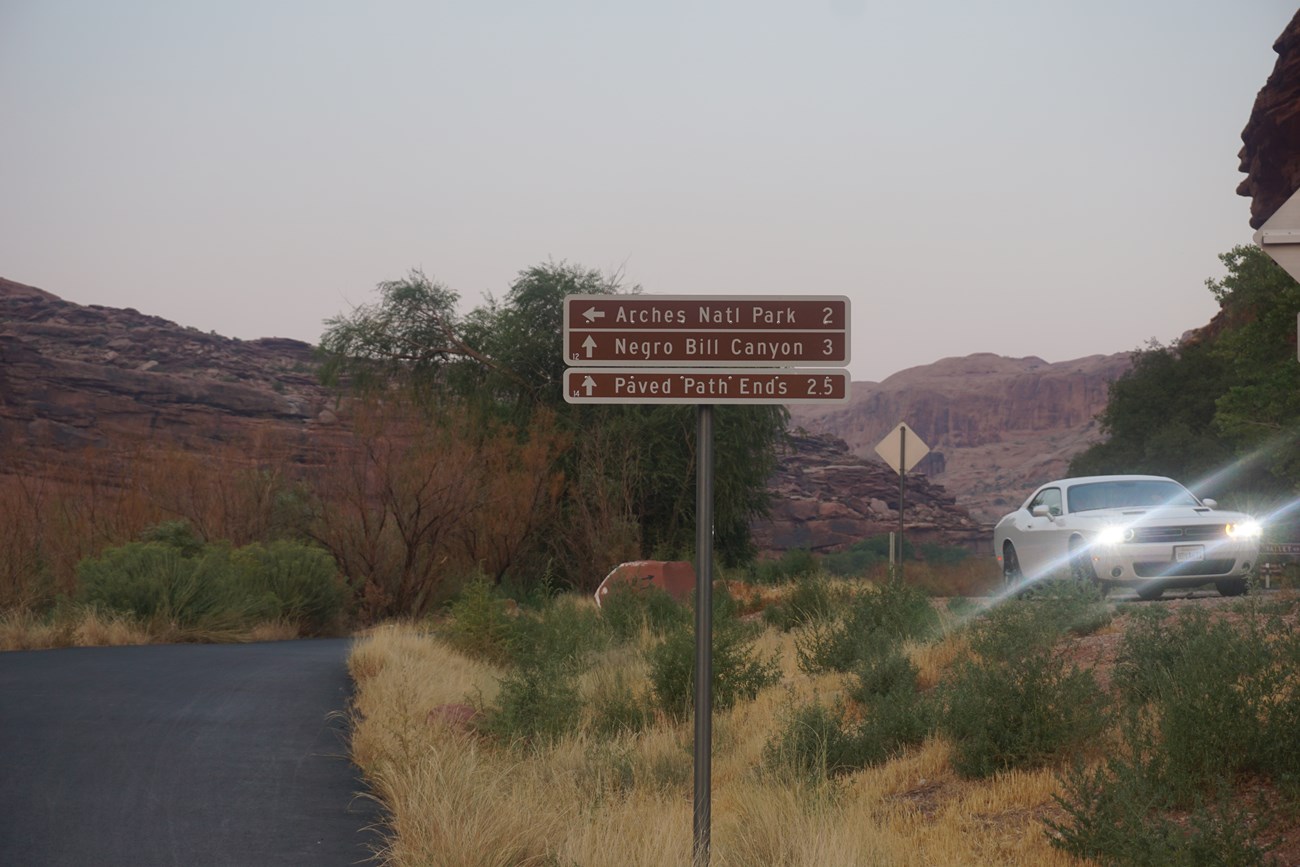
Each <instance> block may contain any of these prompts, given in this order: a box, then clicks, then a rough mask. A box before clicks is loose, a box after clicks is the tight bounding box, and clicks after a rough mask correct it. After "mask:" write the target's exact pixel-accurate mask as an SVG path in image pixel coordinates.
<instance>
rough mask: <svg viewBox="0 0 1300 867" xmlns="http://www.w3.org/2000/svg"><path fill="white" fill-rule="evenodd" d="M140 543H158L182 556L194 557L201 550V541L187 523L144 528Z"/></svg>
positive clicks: (179, 522)
mask: <svg viewBox="0 0 1300 867" xmlns="http://www.w3.org/2000/svg"><path fill="white" fill-rule="evenodd" d="M140 541H141V542H158V543H160V544H163V545H167V546H168V547H170V548H175V549H176V550H177V551H179V552H180V553H181V554H182V556H185V557H195V556H198V554H199V553H200V552H201V551H202V550H203V540H202V539H200V538H199V534H198V533H196V532H194V527H192V526H191V525H190V522H189V521H163V522H162V523H161V524H154V525H153V526H152V527H146V528H145V529H144V530H143V531H142V532H141V533H140Z"/></svg>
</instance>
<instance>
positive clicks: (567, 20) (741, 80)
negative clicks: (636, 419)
mask: <svg viewBox="0 0 1300 867" xmlns="http://www.w3.org/2000/svg"><path fill="white" fill-rule="evenodd" d="M1294 12H1295V6H1294V5H1293V4H1288V3H1285V2H1277V0H1177V2H1174V0H1094V2H1084V0H1074V2H1060V0H1003V2H996V0H990V2H970V0H964V2H949V0H933V2H927V3H910V2H899V0H892V2H879V0H804V2H796V0H787V2H763V0H743V2H742V0H737V2H676V0H646V2H640V3H635V4H633V3H623V2H616V0H604V2H595V0H592V2H579V0H549V2H532V3H526V2H519V0H513V2H512V0H477V2H464V3H443V2H429V0H425V2H414V0H413V2H368V3H360V2H353V3H342V2H308V0H297V2H291V0H258V2H239V0H220V2H216V0H212V2H197V0H195V2H183V0H171V2H169V0H154V2H138V0H114V2H101V0H81V2H76V0H0V276H3V277H7V278H9V279H11V280H17V281H19V282H22V283H29V284H32V285H36V286H40V287H41V288H44V289H47V290H49V291H51V292H54V293H55V294H58V295H61V296H62V297H64V298H67V299H68V300H71V301H76V302H79V303H85V304H91V303H94V304H106V305H111V306H117V307H135V308H137V309H139V310H140V311H142V312H146V313H153V314H157V315H160V316H164V317H166V318H168V319H173V320H175V321H177V322H179V323H181V324H183V325H192V326H194V327H196V328H199V329H200V330H203V331H208V330H215V331H217V332H219V333H222V334H226V335H230V336H236V337H243V338H253V337H259V336H271V335H278V336H287V337H297V338H300V339H304V340H309V341H313V342H315V341H316V340H317V339H318V338H319V336H320V333H321V330H322V320H324V319H325V318H327V317H329V316H332V315H335V314H337V313H339V312H341V311H345V310H347V309H348V308H349V306H350V305H354V304H359V303H364V302H366V301H369V300H372V299H373V297H374V295H373V288H374V286H375V284H376V283H378V282H379V281H382V280H386V279H393V278H397V277H400V276H402V275H404V274H405V273H406V272H407V271H408V270H410V269H412V268H421V269H423V270H424V271H425V273H426V274H428V275H429V276H430V277H433V278H435V279H437V280H440V281H442V282H444V283H446V284H447V285H449V286H451V287H452V288H454V289H456V290H457V291H458V292H460V293H461V296H462V299H463V301H464V304H465V308H466V309H469V308H470V307H472V306H474V305H476V304H478V303H479V302H480V300H481V298H482V293H483V292H490V293H492V294H493V295H495V296H497V297H500V296H503V295H504V294H505V292H506V291H507V289H508V288H509V284H510V281H511V279H512V278H513V276H514V275H515V274H516V273H517V272H518V271H520V270H521V269H524V268H527V267H529V266H531V265H534V264H537V263H540V262H544V261H546V260H548V259H553V260H556V261H560V260H567V261H569V262H572V263H579V264H582V265H584V266H587V267H593V268H598V269H601V270H622V272H623V273H624V275H625V279H626V281H627V282H628V283H629V284H633V283H635V284H640V285H641V286H642V287H643V288H644V290H645V291H646V292H659V293H702V294H715V293H720V294H730V293H752V294H794V293H812V294H845V295H848V296H850V297H851V298H852V300H853V314H854V315H853V362H852V365H851V369H852V372H853V374H854V377H855V378H857V379H880V378H883V377H885V376H887V375H888V374H890V373H893V372H895V371H897V370H900V369H902V368H905V367H910V366H913V365H917V364H925V363H929V362H932V361H935V360H938V359H939V358H942V357H945V356H949V355H965V354H967V353H972V352H997V353H1000V354H1003V355H1016V356H1020V355H1039V356H1042V357H1043V358H1046V359H1048V360H1049V361H1060V360H1064V359H1068V358H1074V357H1078V356H1081V355H1089V354H1092V353H1109V352H1118V351H1124V350H1129V349H1132V348H1134V347H1136V346H1137V345H1139V344H1140V343H1142V342H1144V341H1145V340H1147V339H1148V338H1151V337H1156V338H1159V339H1160V340H1162V341H1167V340H1170V339H1173V338H1176V337H1177V336H1178V335H1179V334H1181V333H1182V332H1183V331H1185V330H1186V329H1188V328H1192V327H1195V326H1198V325H1201V324H1203V323H1205V322H1206V321H1207V320H1208V319H1209V318H1210V316H1212V315H1213V313H1214V311H1215V309H1216V307H1215V304H1214V301H1213V299H1212V298H1211V296H1210V294H1209V293H1208V292H1207V291H1206V290H1205V289H1204V287H1203V281H1204V280H1205V278H1206V277H1212V276H1219V275H1221V274H1222V266H1221V265H1220V263H1219V261H1218V259H1217V255H1218V254H1219V253H1221V252H1224V251H1226V250H1228V249H1229V248H1231V247H1232V246H1233V245H1235V244H1240V243H1248V242H1249V240H1250V234H1251V230H1250V228H1249V226H1248V223H1247V220H1248V200H1246V199H1244V198H1240V197H1238V196H1236V195H1235V188H1236V186H1237V184H1238V182H1239V181H1240V179H1241V175H1240V174H1239V173H1238V172H1237V151H1238V149H1239V148H1240V146H1241V141H1240V134H1241V130H1242V127H1244V126H1245V124H1246V120H1247V119H1248V117H1249V115H1250V110H1251V106H1252V104H1253V102H1254V98H1255V94H1256V92H1257V91H1258V90H1259V88H1260V87H1261V86H1262V85H1263V84H1264V81H1265V79H1266V78H1267V77H1268V74H1269V72H1270V71H1271V69H1272V68H1273V63H1274V60H1275V59H1276V55H1275V54H1274V53H1273V51H1272V44H1273V41H1274V39H1276V38H1277V36H1278V35H1279V34H1280V33H1281V31H1282V28H1283V27H1284V26H1285V25H1286V23H1287V22H1288V20H1289V19H1290V18H1291V16H1292V15H1293V14H1294Z"/></svg>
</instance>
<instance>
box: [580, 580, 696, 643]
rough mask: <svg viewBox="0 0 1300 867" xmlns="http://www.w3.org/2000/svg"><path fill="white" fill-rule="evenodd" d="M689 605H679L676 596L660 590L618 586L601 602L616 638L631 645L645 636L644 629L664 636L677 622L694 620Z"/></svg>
mask: <svg viewBox="0 0 1300 867" xmlns="http://www.w3.org/2000/svg"><path fill="white" fill-rule="evenodd" d="M689 613H690V612H689V611H688V610H687V609H686V606H684V605H679V604H678V603H677V601H676V600H674V599H673V597H671V596H669V595H668V594H667V593H665V592H664V591H663V590H662V589H660V588H658V587H653V586H651V587H644V588H638V587H633V586H632V585H631V584H618V585H616V586H615V587H613V588H612V589H611V590H610V592H609V593H608V594H607V595H606V596H605V598H604V599H602V600H601V603H600V616H601V619H602V620H603V621H604V622H605V626H606V628H607V629H608V630H609V632H610V635H611V636H612V638H613V639H614V640H615V641H617V642H619V643H627V642H629V641H632V640H634V639H635V638H637V636H639V635H640V634H641V630H642V629H643V628H648V629H649V630H650V631H651V633H653V634H654V635H658V636H663V635H665V634H666V633H667V631H668V630H669V629H670V628H671V627H672V626H673V625H674V624H677V623H685V622H688V621H689V620H690V617H689Z"/></svg>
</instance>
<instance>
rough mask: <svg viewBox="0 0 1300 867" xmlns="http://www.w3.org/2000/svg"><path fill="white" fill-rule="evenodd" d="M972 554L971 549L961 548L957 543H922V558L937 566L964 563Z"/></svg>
mask: <svg viewBox="0 0 1300 867" xmlns="http://www.w3.org/2000/svg"><path fill="white" fill-rule="evenodd" d="M970 556H971V552H970V549H968V548H959V547H957V546H955V545H936V544H931V543H926V544H923V545H921V559H922V560H925V561H926V562H927V563H933V564H935V565H937V566H953V565H955V564H957V563H964V562H965V561H967V560H969V559H970Z"/></svg>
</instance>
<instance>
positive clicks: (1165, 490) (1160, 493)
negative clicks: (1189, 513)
mask: <svg viewBox="0 0 1300 867" xmlns="http://www.w3.org/2000/svg"><path fill="white" fill-rule="evenodd" d="M1066 496H1067V498H1068V503H1069V508H1070V511H1071V512H1090V511H1092V510H1093V509H1132V508H1139V509H1152V508H1156V507H1159V506H1199V505H1200V503H1198V502H1197V501H1196V498H1195V497H1193V496H1192V495H1191V494H1190V493H1189V492H1188V490H1187V489H1186V488H1184V487H1183V486H1182V485H1180V484H1178V483H1177V482H1164V481H1156V480H1150V479H1145V480H1135V481H1128V482H1089V483H1087V484H1083V485H1073V486H1071V487H1070V490H1069V492H1068V493H1067V495H1066Z"/></svg>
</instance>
